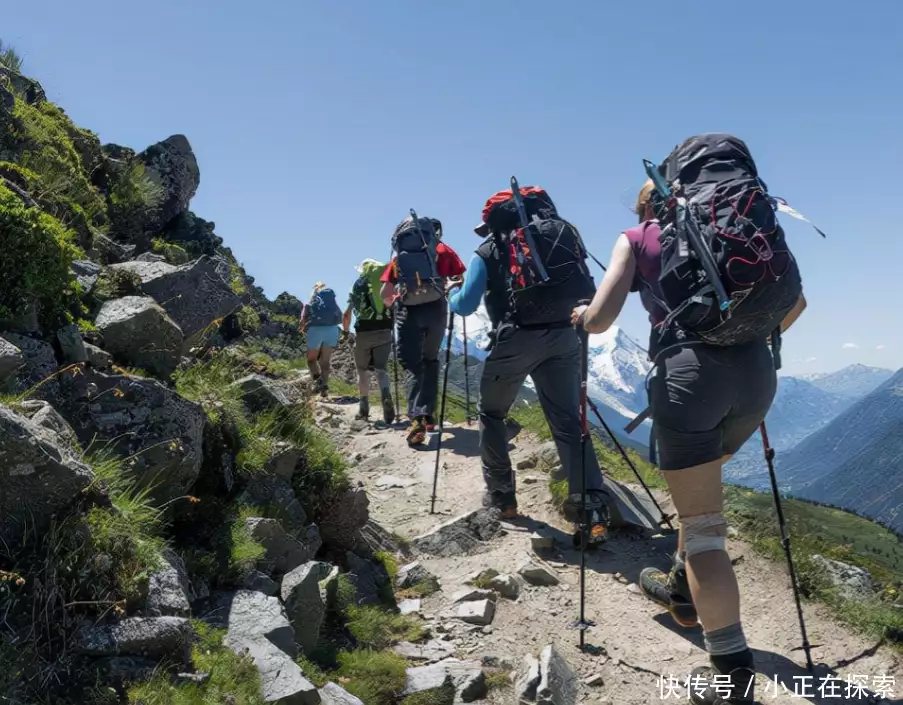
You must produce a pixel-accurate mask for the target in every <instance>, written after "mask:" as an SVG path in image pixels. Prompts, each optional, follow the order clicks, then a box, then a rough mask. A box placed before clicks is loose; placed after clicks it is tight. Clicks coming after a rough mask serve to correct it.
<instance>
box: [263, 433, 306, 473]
mask: <svg viewBox="0 0 903 705" xmlns="http://www.w3.org/2000/svg"><path fill="white" fill-rule="evenodd" d="M300 459H301V449H300V448H296V447H295V446H293V445H292V444H291V443H286V442H285V441H278V442H277V443H276V451H275V453H274V454H273V455H272V457H270V459H269V460H268V461H267V462H266V465H264V466H263V469H264V471H265V472H266V473H267V474H268V475H276V476H277V477H281V478H282V479H283V480H289V481H291V479H292V477H294V475H295V468H296V467H297V465H298V461H299V460H300Z"/></svg>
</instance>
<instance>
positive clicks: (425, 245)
mask: <svg viewBox="0 0 903 705" xmlns="http://www.w3.org/2000/svg"><path fill="white" fill-rule="evenodd" d="M441 228H442V224H441V223H440V222H439V221H438V220H436V219H435V218H419V217H417V214H416V213H414V211H413V210H412V211H411V216H410V217H408V218H405V219H404V220H403V221H401V223H399V224H398V227H396V228H395V232H394V233H393V235H392V250H393V252H394V253H395V257H396V259H395V266H396V273H397V275H398V284H397V285H398V289H399V294H400V295H401V303H402V305H404V306H417V305H420V304H426V303H431V302H433V301H438V300H439V299H441V298H443V297H444V296H445V283H444V281H443V279H442V277H440V276H439V273H438V271H437V268H436V264H437V259H438V255H437V252H436V246H437V245H438V244H439V238H440V235H439V232H440V231H441Z"/></svg>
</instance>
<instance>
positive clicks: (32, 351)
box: [3, 333, 59, 401]
mask: <svg viewBox="0 0 903 705" xmlns="http://www.w3.org/2000/svg"><path fill="white" fill-rule="evenodd" d="M3 337H4V338H5V339H6V342H7V343H10V344H11V345H13V346H15V347H16V348H17V349H18V350H19V352H20V353H21V354H22V358H23V362H22V365H21V366H20V367H19V368H18V369H17V370H16V371H15V372H14V373H13V375H12V389H11V390H10V391H12V392H13V393H23V392H30V393H29V396H30V397H31V398H33V399H45V400H47V401H52V400H53V399H54V397H56V396H57V395H58V394H59V382H58V380H57V378H56V377H54V376H53V375H54V373H55V372H56V371H57V367H58V364H57V361H56V355H55V354H54V352H53V347H52V346H51V345H50V344H49V343H45V342H44V341H42V340H38V339H36V338H32V337H30V336H27V335H20V334H18V333H4V334H3Z"/></svg>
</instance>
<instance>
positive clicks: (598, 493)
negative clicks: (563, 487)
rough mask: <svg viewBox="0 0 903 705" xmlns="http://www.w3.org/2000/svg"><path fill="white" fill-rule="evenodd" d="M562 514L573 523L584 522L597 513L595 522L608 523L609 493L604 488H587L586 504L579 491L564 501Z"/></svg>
mask: <svg viewBox="0 0 903 705" xmlns="http://www.w3.org/2000/svg"><path fill="white" fill-rule="evenodd" d="M562 514H564V518H565V519H567V520H568V521H569V522H571V523H572V524H582V523H583V522H584V521H586V518H587V517H588V516H589V515H590V514H596V521H594V522H593V523H598V524H606V525H607V524H608V522H609V516H608V493H607V492H605V491H604V490H587V491H586V504H584V503H583V495H582V494H580V493H579V492H577V493H574V494H572V495H570V496H569V497H568V498H567V499H566V500H565V501H564V507H562Z"/></svg>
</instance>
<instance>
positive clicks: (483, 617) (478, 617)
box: [455, 600, 495, 625]
mask: <svg viewBox="0 0 903 705" xmlns="http://www.w3.org/2000/svg"><path fill="white" fill-rule="evenodd" d="M455 616H456V617H457V618H458V619H460V620H461V621H462V622H467V623H468V624H480V625H484V624H491V623H492V619H493V617H495V602H494V601H493V600H477V601H475V602H464V603H462V604H460V605H459V606H458V611H457V613H456V615H455Z"/></svg>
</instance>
